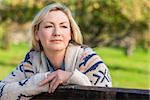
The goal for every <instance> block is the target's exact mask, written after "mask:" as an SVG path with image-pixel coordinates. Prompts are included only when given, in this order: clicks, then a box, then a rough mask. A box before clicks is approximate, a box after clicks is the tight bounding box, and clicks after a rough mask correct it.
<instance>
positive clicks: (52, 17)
mask: <svg viewBox="0 0 150 100" xmlns="http://www.w3.org/2000/svg"><path fill="white" fill-rule="evenodd" d="M43 21H44V22H49V21H50V22H53V21H54V22H61V23H62V22H66V23H68V22H69V19H68V16H67V15H66V14H65V13H64V12H63V11H61V10H54V11H50V12H48V13H47V15H46V16H45V17H44V18H43Z"/></svg>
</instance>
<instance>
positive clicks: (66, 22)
mask: <svg viewBox="0 0 150 100" xmlns="http://www.w3.org/2000/svg"><path fill="white" fill-rule="evenodd" d="M60 24H68V22H61V23H60Z"/></svg>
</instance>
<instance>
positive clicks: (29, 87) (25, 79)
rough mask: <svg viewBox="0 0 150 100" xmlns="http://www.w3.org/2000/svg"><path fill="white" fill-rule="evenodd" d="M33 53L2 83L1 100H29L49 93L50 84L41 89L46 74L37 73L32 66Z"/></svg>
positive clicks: (0, 87)
mask: <svg viewBox="0 0 150 100" xmlns="http://www.w3.org/2000/svg"><path fill="white" fill-rule="evenodd" d="M32 59H33V55H32V51H30V52H28V53H27V55H26V57H25V59H24V61H23V62H21V64H19V65H18V66H17V67H16V68H15V69H14V71H12V72H11V73H10V74H9V75H8V76H7V77H6V78H5V79H4V80H2V81H1V82H0V100H29V99H30V98H32V97H33V96H34V95H36V94H39V93H41V92H47V91H48V84H47V85H45V86H41V87H39V86H38V84H39V82H40V81H41V80H43V79H44V78H45V76H44V74H45V73H36V72H35V71H34V69H33V66H32Z"/></svg>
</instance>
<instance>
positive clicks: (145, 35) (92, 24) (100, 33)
mask: <svg viewBox="0 0 150 100" xmlns="http://www.w3.org/2000/svg"><path fill="white" fill-rule="evenodd" d="M53 2H60V3H63V4H65V5H67V6H68V7H69V8H70V9H71V10H72V14H73V15H74V18H75V19H76V21H77V22H78V24H79V26H80V28H81V31H82V33H83V35H84V43H85V44H88V45H90V46H92V47H95V46H120V47H124V48H125V49H126V50H127V51H129V52H127V54H128V53H129V54H130V52H133V49H134V48H136V47H137V46H141V47H143V48H144V49H146V50H147V49H149V47H150V13H149V11H150V1H149V0H1V1H0V13H1V14H0V23H1V24H0V41H2V42H1V44H3V43H5V42H8V41H7V36H8V35H6V34H4V33H8V34H9V32H7V31H5V30H9V29H8V28H9V27H5V26H9V23H11V22H17V23H18V24H20V25H22V24H24V23H26V22H29V21H32V19H33V17H34V16H35V14H36V13H37V12H38V11H39V10H40V9H41V8H42V7H44V6H46V5H47V4H50V3H53ZM3 24H5V25H3ZM1 29H3V30H1ZM4 35H6V36H4ZM3 38H4V39H3ZM5 38H6V39H5ZM91 40H92V41H91ZM8 44H9V43H8ZM5 46H7V45H5Z"/></svg>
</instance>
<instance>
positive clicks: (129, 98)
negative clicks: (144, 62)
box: [32, 85, 150, 100]
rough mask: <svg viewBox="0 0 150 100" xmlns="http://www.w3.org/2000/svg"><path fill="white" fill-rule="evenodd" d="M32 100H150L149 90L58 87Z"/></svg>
mask: <svg viewBox="0 0 150 100" xmlns="http://www.w3.org/2000/svg"><path fill="white" fill-rule="evenodd" d="M32 100H150V90H142V89H125V88H102V87H88V86H78V85H69V86H60V87H59V88H58V89H57V90H56V91H55V92H54V93H51V94H49V93H41V94H39V95H36V96H35V97H34V98H33V99H32Z"/></svg>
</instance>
